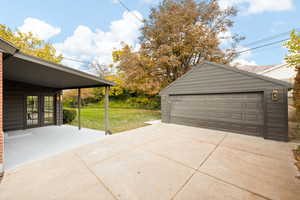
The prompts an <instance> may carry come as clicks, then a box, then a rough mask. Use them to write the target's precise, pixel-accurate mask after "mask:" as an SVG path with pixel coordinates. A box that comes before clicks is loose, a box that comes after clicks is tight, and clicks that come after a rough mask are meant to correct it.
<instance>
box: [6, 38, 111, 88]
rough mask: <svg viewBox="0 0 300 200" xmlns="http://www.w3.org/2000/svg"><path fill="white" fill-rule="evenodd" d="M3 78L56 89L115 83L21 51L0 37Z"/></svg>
mask: <svg viewBox="0 0 300 200" xmlns="http://www.w3.org/2000/svg"><path fill="white" fill-rule="evenodd" d="M0 51H1V52H3V53H4V61H3V63H4V66H5V67H4V79H7V80H12V81H18V82H24V83H29V84H33V85H39V86H43V87H50V88H57V89H72V88H89V87H103V86H113V85H115V83H113V82H111V81H108V80H105V79H102V78H99V77H97V76H94V75H91V74H89V73H86V72H82V71H79V70H76V69H73V68H70V67H67V66H64V65H61V64H57V63H52V62H49V61H46V60H43V59H40V58H37V57H34V56H30V55H28V54H25V53H22V52H21V51H20V50H19V49H18V48H17V47H15V46H14V45H12V44H10V43H9V42H7V41H5V40H3V39H1V38H0Z"/></svg>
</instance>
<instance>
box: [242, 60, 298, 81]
mask: <svg viewBox="0 0 300 200" xmlns="http://www.w3.org/2000/svg"><path fill="white" fill-rule="evenodd" d="M237 68H238V69H241V70H245V71H248V72H253V73H256V74H260V75H264V76H268V77H271V78H275V79H279V80H282V81H286V82H290V83H294V79H295V77H296V71H295V69H294V68H293V67H290V66H289V65H288V64H279V65H261V66H250V65H248V66H237Z"/></svg>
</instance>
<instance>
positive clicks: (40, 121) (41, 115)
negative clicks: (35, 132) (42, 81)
mask: <svg viewBox="0 0 300 200" xmlns="http://www.w3.org/2000/svg"><path fill="white" fill-rule="evenodd" d="M28 96H37V97H38V123H37V124H36V125H28V124H27V97H28ZM45 96H52V97H53V122H52V123H45V122H44V106H45V99H44V97H45ZM56 101H57V99H56V93H42V94H41V93H29V94H26V95H24V101H23V102H24V113H23V117H24V129H29V128H36V127H43V126H49V125H55V124H56V118H57V116H56V115H57V113H56V109H57V103H56Z"/></svg>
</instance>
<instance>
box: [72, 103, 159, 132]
mask: <svg viewBox="0 0 300 200" xmlns="http://www.w3.org/2000/svg"><path fill="white" fill-rule="evenodd" d="M109 118H110V127H111V131H112V132H113V133H117V132H121V131H125V130H130V129H134V128H138V127H142V126H145V125H146V124H145V123H144V122H146V121H150V120H157V119H160V111H159V110H145V109H137V108H126V106H120V105H119V104H117V105H114V104H112V105H111V106H110V108H109ZM71 125H75V126H77V125H78V122H77V119H75V120H74V121H73V122H71ZM81 125H82V127H85V128H91V129H97V130H104V108H103V105H101V104H90V105H88V106H86V107H83V108H81Z"/></svg>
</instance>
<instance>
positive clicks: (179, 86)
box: [159, 61, 292, 95]
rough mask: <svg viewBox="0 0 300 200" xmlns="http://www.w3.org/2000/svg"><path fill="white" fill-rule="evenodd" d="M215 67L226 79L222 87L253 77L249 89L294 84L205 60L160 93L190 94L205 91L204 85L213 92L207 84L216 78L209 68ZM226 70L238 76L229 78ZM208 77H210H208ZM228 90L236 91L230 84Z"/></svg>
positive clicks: (284, 86) (289, 86)
mask: <svg viewBox="0 0 300 200" xmlns="http://www.w3.org/2000/svg"><path fill="white" fill-rule="evenodd" d="M204 67H205V68H204ZM213 68H215V70H219V72H218V75H219V77H218V78H223V79H224V80H223V83H221V84H220V85H219V86H220V87H222V86H223V85H222V84H224V83H226V82H231V83H232V84H231V87H232V85H234V81H235V79H236V80H239V81H240V82H241V83H243V84H245V83H246V82H247V81H248V82H250V81H249V80H248V79H251V80H252V82H250V83H249V85H248V87H247V88H252V89H248V90H249V91H250V90H256V89H257V88H266V87H271V86H272V87H274V86H280V87H283V88H288V89H291V88H292V84H290V83H288V82H285V81H281V80H278V79H273V78H270V77H266V76H263V75H259V74H255V73H251V72H247V71H244V70H240V69H237V68H234V67H231V66H228V65H222V64H217V63H213V62H208V61H204V62H202V63H200V64H198V65H196V66H194V67H193V68H192V69H191V70H190V71H188V72H187V73H186V74H184V75H183V76H181V77H180V78H178V79H177V80H175V81H174V82H172V83H171V84H170V85H168V86H167V87H166V88H164V89H163V90H162V91H161V92H160V93H159V94H160V95H163V94H171V93H172V94H184V93H186V94H188V93H193V92H194V91H196V90H201V91H205V89H203V88H204V87H207V88H208V89H207V90H206V91H205V92H211V91H210V89H209V88H210V85H207V84H206V82H208V81H207V80H210V81H212V80H214V79H215V76H214V75H211V74H213V73H211V72H210V71H209V70H208V69H210V70H211V69H213ZM201 69H206V70H207V71H201V72H200V70H201ZM220 70H221V71H220ZM226 71H227V74H229V73H228V72H231V74H233V73H235V74H236V77H233V78H232V77H231V78H232V79H229V78H227V77H225V75H224V76H223V73H224V74H225V72H226ZM222 72H223V73H222ZM200 73H202V74H200ZM206 73H207V74H206ZM192 76H193V77H192ZM210 76H211V77H210ZM208 78H210V79H208ZM190 79H193V81H191V80H190ZM241 79H242V80H243V79H244V80H245V81H241ZM246 79H247V80H246ZM203 80H204V81H203ZM205 80H206V81H205ZM255 80H257V81H255ZM200 82H201V83H200ZM203 83H204V84H203ZM237 83H239V82H237ZM197 84H198V85H197ZM197 86H199V88H201V89H195V87H197ZM188 87H194V88H193V91H190V90H189V89H188ZM224 90H225V89H221V90H218V89H216V90H215V92H223V91H224ZM239 90H240V89H239ZM227 91H228V92H229V91H234V89H231V88H230V86H229V87H228V88H226V92H227Z"/></svg>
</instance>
